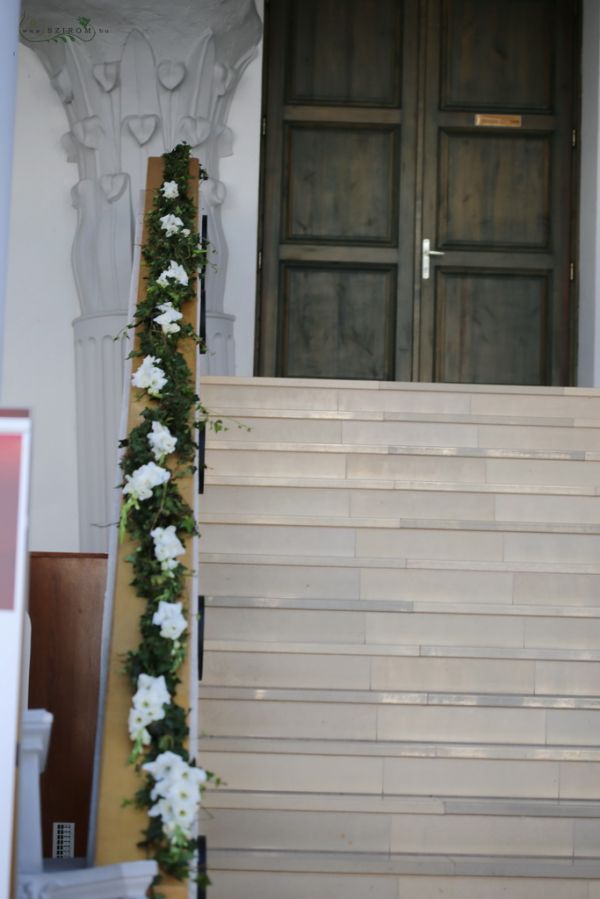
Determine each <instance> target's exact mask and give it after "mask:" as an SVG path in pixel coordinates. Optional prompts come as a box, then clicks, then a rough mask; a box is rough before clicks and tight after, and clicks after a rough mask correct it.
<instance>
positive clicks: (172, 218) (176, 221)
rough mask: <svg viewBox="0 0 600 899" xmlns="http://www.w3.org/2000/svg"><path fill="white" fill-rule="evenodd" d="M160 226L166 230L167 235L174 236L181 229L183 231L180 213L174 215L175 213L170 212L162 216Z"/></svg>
mask: <svg viewBox="0 0 600 899" xmlns="http://www.w3.org/2000/svg"><path fill="white" fill-rule="evenodd" d="M160 227H161V228H162V230H163V231H166V234H167V237H172V236H173V235H174V234H178V233H179V231H181V229H182V228H183V222H182V221H181V219H180V218H179V216H178V215H173V213H172V212H170V213H169V214H168V215H163V216H161V218H160Z"/></svg>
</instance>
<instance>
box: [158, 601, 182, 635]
mask: <svg viewBox="0 0 600 899" xmlns="http://www.w3.org/2000/svg"><path fill="white" fill-rule="evenodd" d="M152 624H156V625H159V626H160V635H161V637H165V638H166V639H167V640H178V639H179V637H180V636H181V635H182V633H183V632H184V630H185V629H186V627H187V621H186V620H185V618H184V617H183V615H182V612H181V603H180V602H164V601H163V600H161V601H160V602H159V604H158V610H157V611H156V612H155V613H154V615H153V616H152Z"/></svg>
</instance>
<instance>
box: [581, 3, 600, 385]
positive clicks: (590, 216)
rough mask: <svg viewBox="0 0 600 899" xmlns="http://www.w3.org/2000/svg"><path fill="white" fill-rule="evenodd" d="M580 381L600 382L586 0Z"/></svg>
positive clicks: (599, 266)
mask: <svg viewBox="0 0 600 899" xmlns="http://www.w3.org/2000/svg"><path fill="white" fill-rule="evenodd" d="M581 70H582V78H581V82H582V96H581V206H580V229H579V352H578V376H577V382H578V384H579V386H581V387H598V386H600V310H598V303H599V301H600V136H599V134H598V128H599V125H600V3H599V2H598V0H583V44H582V60H581Z"/></svg>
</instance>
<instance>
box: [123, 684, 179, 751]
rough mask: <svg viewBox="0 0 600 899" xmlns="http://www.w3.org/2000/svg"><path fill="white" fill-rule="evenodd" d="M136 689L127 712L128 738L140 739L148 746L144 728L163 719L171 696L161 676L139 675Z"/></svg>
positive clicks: (147, 734)
mask: <svg viewBox="0 0 600 899" xmlns="http://www.w3.org/2000/svg"><path fill="white" fill-rule="evenodd" d="M137 687H138V688H137V692H136V693H135V695H134V697H133V700H132V708H131V710H130V712H129V720H128V726H129V736H130V737H131V739H132V740H138V739H141V742H142V743H143V744H144V745H148V743H149V742H150V735H149V733H148V731H147V730H146V728H147V726H148V725H149V724H152V722H153V721H160V720H161V719H162V718H164V717H165V708H164V707H165V705H168V703H169V702H170V701H171V696H170V693H169V691H168V689H167V684H166V681H165V679H164V677H163V675H162V674H161V676H160V677H151V676H150V675H149V674H140V676H139V677H138V682H137Z"/></svg>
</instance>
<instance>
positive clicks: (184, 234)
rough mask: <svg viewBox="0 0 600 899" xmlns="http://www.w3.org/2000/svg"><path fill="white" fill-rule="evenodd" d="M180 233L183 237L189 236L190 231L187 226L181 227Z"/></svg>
mask: <svg viewBox="0 0 600 899" xmlns="http://www.w3.org/2000/svg"><path fill="white" fill-rule="evenodd" d="M181 233H182V234H183V236H184V237H189V236H190V234H191V233H192V232H191V231H190V229H189V228H182V229H181Z"/></svg>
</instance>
